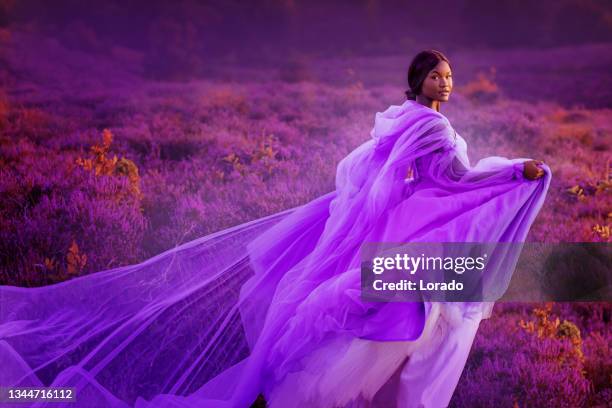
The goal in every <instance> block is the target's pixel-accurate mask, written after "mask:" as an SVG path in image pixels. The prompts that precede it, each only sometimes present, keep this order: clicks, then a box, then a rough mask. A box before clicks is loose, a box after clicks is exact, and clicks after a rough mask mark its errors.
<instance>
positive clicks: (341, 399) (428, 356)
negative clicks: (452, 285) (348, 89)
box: [0, 50, 551, 408]
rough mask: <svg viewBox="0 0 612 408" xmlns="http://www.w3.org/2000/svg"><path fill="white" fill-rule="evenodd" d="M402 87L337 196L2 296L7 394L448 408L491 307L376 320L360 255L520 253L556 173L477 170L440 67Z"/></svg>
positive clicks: (412, 308)
mask: <svg viewBox="0 0 612 408" xmlns="http://www.w3.org/2000/svg"><path fill="white" fill-rule="evenodd" d="M408 84H409V86H410V90H409V91H408V92H407V93H406V94H407V97H408V99H407V100H406V102H404V103H403V104H402V105H400V106H391V107H389V108H388V109H387V110H386V111H384V112H379V113H377V114H376V120H375V125H374V128H373V129H372V132H371V138H370V140H368V141H367V142H365V143H364V144H362V145H361V146H359V147H358V148H357V149H355V150H354V151H353V152H351V153H350V154H349V155H348V156H347V157H345V158H344V159H343V160H342V161H341V162H340V164H339V165H338V169H337V174H336V190H335V191H332V192H330V193H328V194H326V195H324V196H321V197H319V198H317V199H315V200H313V201H312V202H310V203H307V204H305V205H303V206H301V207H298V208H295V209H290V210H287V211H284V212H281V213H278V214H274V215H272V216H269V217H265V218H262V219H258V220H255V221H252V222H250V223H246V224H242V225H239V226H237V227H234V228H230V229H228V230H225V231H221V232H219V233H216V234H212V235H209V236H206V237H203V238H200V239H198V240H195V241H192V242H189V243H187V244H184V245H182V246H180V247H178V248H175V249H172V250H169V251H167V252H165V253H163V254H160V255H158V256H156V257H154V258H152V259H149V260H147V261H145V262H143V263H141V264H138V265H132V266H127V267H123V268H117V269H113V270H109V271H104V272H99V273H96V274H92V275H89V276H85V277H80V278H77V279H74V280H71V281H68V282H64V283H60V284H57V285H52V286H48V287H42V288H31V289H25V288H14V287H0V299H1V302H2V303H1V305H2V308H1V309H0V358H1V359H2V360H1V361H0V363H1V364H2V365H3V367H8V369H6V370H4V373H3V374H0V385H3V386H13V387H15V386H54V387H59V386H71V387H75V390H76V397H77V404H76V405H75V404H74V403H71V404H72V405H70V406H72V407H74V406H113V407H114V406H116V407H127V406H136V407H248V406H250V405H251V403H252V402H253V401H254V400H255V399H256V398H257V397H258V396H260V397H261V396H262V395H263V397H264V398H265V399H266V401H267V403H268V405H269V406H271V407H291V406H295V407H301V406H311V407H321V408H326V407H330V408H331V407H338V406H340V407H350V406H384V407H388V406H394V405H397V406H399V407H417V406H425V407H441V406H446V405H447V404H448V402H449V401H450V399H451V396H452V393H453V391H454V389H455V387H456V385H457V382H458V380H459V377H460V375H461V372H462V370H463V367H464V365H465V362H466V359H467V355H468V352H469V349H470V347H471V344H472V341H473V339H474V336H475V334H476V330H477V328H478V325H479V322H480V320H481V319H483V318H487V317H489V316H490V313H491V308H492V302H463V303H459V302H454V303H440V302H428V301H423V302H388V303H381V302H376V303H374V302H372V303H369V302H364V301H362V300H361V299H360V272H359V269H360V256H359V252H360V247H361V245H362V244H363V243H366V242H381V241H388V242H498V243H501V242H510V243H513V242H519V243H520V242H523V241H524V240H525V238H526V236H527V233H528V231H529V228H530V226H531V224H532V223H533V221H534V219H535V217H536V215H537V213H538V211H539V210H540V208H541V206H542V204H543V201H544V198H545V195H546V192H547V190H548V187H549V184H550V180H551V172H550V169H549V168H548V167H547V166H546V165H545V164H543V163H542V162H539V161H533V160H528V159H524V158H521V159H513V160H509V159H506V158H503V157H498V156H493V157H488V158H486V159H483V160H481V161H479V162H478V163H477V164H476V165H475V166H471V165H470V163H469V160H468V157H467V145H466V143H465V140H464V139H463V138H462V137H461V136H460V135H459V134H457V133H456V132H455V131H454V130H453V128H452V126H451V125H450V123H449V122H448V120H447V119H446V118H445V117H444V116H443V115H442V114H441V113H440V105H441V103H442V102H446V101H448V99H449V96H450V93H451V91H452V73H451V66H450V63H449V61H448V59H447V58H446V57H444V55H442V54H441V53H440V52H438V51H434V50H427V51H423V52H421V53H419V54H418V55H416V57H415V58H414V60H413V61H412V63H411V65H410V68H409V71H408ZM407 175H411V177H409V178H407V177H406V176H407ZM498 258H499V259H497V261H498V262H499V265H500V267H499V268H498V269H496V270H495V271H493V272H491V273H490V276H485V283H486V282H489V283H491V282H492V283H493V284H500V282H501V285H502V286H503V283H504V282H507V281H508V279H509V275H510V274H511V273H512V269H513V265H514V264H515V262H516V254H510V255H499V257H498ZM50 404H54V405H50V406H57V403H56V402H52V403H50ZM41 406H43V405H41Z"/></svg>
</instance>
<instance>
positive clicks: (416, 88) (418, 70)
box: [405, 50, 450, 100]
mask: <svg viewBox="0 0 612 408" xmlns="http://www.w3.org/2000/svg"><path fill="white" fill-rule="evenodd" d="M440 61H446V63H448V65H449V66H450V62H449V61H448V58H446V57H445V56H444V54H442V53H441V52H440V51H436V50H425V51H421V52H419V53H418V54H417V55H415V56H414V58H413V59H412V62H411V63H410V67H409V68H408V90H407V91H406V92H405V93H406V98H407V99H412V100H416V96H417V95H419V94H420V93H421V87H422V86H423V81H425V78H427V74H429V71H431V70H432V69H434V68H435V67H436V65H438V63H439V62H440Z"/></svg>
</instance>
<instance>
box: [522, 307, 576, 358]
mask: <svg viewBox="0 0 612 408" xmlns="http://www.w3.org/2000/svg"><path fill="white" fill-rule="evenodd" d="M552 306H553V302H546V303H545V305H544V307H543V308H534V309H533V312H532V313H533V315H534V316H535V318H536V320H535V321H533V320H532V321H529V322H525V321H524V320H522V319H521V321H520V322H519V326H520V327H521V328H523V329H524V330H525V331H527V332H528V333H534V334H536V335H537V337H538V338H539V339H541V338H552V339H561V338H568V339H569V340H570V343H571V344H572V348H571V349H570V350H566V351H565V352H563V353H561V355H560V356H559V359H558V362H559V364H563V363H565V362H570V363H571V361H574V362H578V363H579V364H582V363H583V362H584V354H583V352H582V338H581V335H580V329H579V328H578V327H577V326H576V325H575V324H574V323H572V322H570V321H568V320H563V322H560V320H559V318H558V317H557V318H554V319H552V316H550V314H551V312H552Z"/></svg>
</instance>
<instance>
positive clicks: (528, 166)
mask: <svg viewBox="0 0 612 408" xmlns="http://www.w3.org/2000/svg"><path fill="white" fill-rule="evenodd" d="M542 163H544V162H543V161H542V160H527V161H526V162H525V164H524V169H523V176H525V178H526V179H527V180H537V179H539V178H540V177H543V176H544V170H542V169H541V168H540V167H539V166H538V164H542Z"/></svg>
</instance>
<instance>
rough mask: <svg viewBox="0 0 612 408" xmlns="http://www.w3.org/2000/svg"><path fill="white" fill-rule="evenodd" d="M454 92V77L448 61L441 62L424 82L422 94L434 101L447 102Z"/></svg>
mask: <svg viewBox="0 0 612 408" xmlns="http://www.w3.org/2000/svg"><path fill="white" fill-rule="evenodd" d="M452 90H453V77H452V74H451V69H450V66H449V65H448V63H447V62H446V61H440V62H439V63H438V65H436V66H435V67H434V69H432V70H431V71H429V74H427V77H426V78H425V80H424V81H423V86H422V88H421V94H422V95H424V96H426V97H428V98H429V99H432V100H434V101H440V102H446V101H448V97H449V96H450V93H451V91H452Z"/></svg>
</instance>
